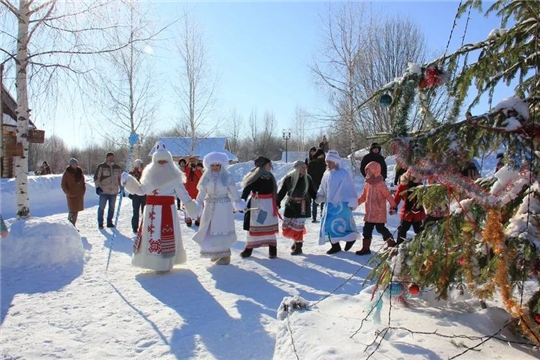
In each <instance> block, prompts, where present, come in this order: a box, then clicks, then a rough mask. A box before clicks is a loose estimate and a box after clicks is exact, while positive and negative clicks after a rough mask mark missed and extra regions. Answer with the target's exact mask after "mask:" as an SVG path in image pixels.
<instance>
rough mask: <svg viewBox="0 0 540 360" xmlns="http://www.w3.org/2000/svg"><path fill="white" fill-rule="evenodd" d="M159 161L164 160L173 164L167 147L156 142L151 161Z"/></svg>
mask: <svg viewBox="0 0 540 360" xmlns="http://www.w3.org/2000/svg"><path fill="white" fill-rule="evenodd" d="M159 160H166V161H168V162H170V163H171V164H172V163H173V158H172V155H171V153H170V152H169V150H167V147H166V146H165V144H164V143H163V142H161V141H158V142H156V145H154V154H152V161H153V162H158V161H159Z"/></svg>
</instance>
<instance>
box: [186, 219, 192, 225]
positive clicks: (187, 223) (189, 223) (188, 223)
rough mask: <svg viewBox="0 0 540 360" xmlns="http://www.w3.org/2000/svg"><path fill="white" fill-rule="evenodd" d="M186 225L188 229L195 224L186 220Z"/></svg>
mask: <svg viewBox="0 0 540 360" xmlns="http://www.w3.org/2000/svg"><path fill="white" fill-rule="evenodd" d="M186 225H187V227H191V225H193V223H192V222H191V219H189V220H187V219H186Z"/></svg>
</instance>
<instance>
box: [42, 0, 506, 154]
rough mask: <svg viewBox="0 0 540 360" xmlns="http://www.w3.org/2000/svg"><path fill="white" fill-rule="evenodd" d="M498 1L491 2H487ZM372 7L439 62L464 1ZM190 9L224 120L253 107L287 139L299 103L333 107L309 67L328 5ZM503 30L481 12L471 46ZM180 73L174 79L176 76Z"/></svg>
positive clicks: (175, 9) (460, 26)
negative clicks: (414, 28)
mask: <svg viewBox="0 0 540 360" xmlns="http://www.w3.org/2000/svg"><path fill="white" fill-rule="evenodd" d="M491 3H492V2H486V5H487V4H491ZM372 4H373V6H374V11H375V12H376V13H379V14H380V16H382V17H385V16H389V17H393V16H398V15H399V16H401V17H404V18H410V19H411V20H412V21H414V22H415V23H416V24H418V26H419V27H420V29H421V30H422V31H423V32H424V34H425V36H426V39H427V44H428V51H430V53H433V54H434V55H435V56H434V57H438V56H440V55H442V54H443V52H444V48H445V47H446V43H447V41H448V39H449V35H450V31H451V29H452V24H453V22H454V17H455V14H456V10H457V7H458V4H459V2H458V1H413V2H411V1H374V2H372ZM154 6H156V8H157V9H158V10H159V12H160V14H163V15H164V16H168V17H169V18H171V19H172V18H174V17H175V16H179V15H180V14H181V13H182V10H183V8H184V6H186V3H185V2H178V1H161V2H158V3H156V4H154ZM187 6H188V7H189V8H191V9H192V11H193V16H194V17H195V18H196V19H197V21H198V22H199V24H200V27H201V29H202V30H203V31H204V32H205V37H206V46H207V49H208V51H209V54H210V60H211V64H212V66H213V68H214V70H217V71H218V73H220V74H221V81H220V86H219V92H218V93H217V97H218V99H219V105H220V106H219V108H220V112H221V115H224V114H227V113H228V112H229V111H231V110H232V109H236V111H237V113H238V114H240V115H241V116H242V117H243V119H244V121H245V122H246V124H247V119H248V117H249V114H250V112H251V111H252V110H256V111H257V113H258V115H259V117H260V118H262V116H263V114H264V112H266V111H272V112H273V113H274V114H275V116H276V120H277V127H276V130H277V131H278V134H276V135H280V134H281V130H282V129H283V128H285V127H291V126H292V123H293V119H294V112H295V108H296V106H297V105H298V106H300V107H302V108H304V109H306V110H308V111H310V112H317V111H318V109H323V108H325V106H326V100H325V97H324V96H323V94H322V93H321V92H320V91H319V90H317V89H316V87H315V85H314V82H313V76H312V74H311V73H310V70H309V67H308V64H310V63H312V59H313V56H314V55H315V54H316V52H317V50H318V48H319V47H320V46H321V41H322V40H321V37H322V31H323V29H322V25H321V22H320V16H321V15H324V14H325V13H326V9H327V3H325V2H322V1H316V2H305V1H304V2H281V1H274V2H260V1H250V2H240V1H238V2H204V1H203V2H188V4H187ZM464 27H465V17H463V18H462V19H460V20H459V21H458V23H457V26H456V28H455V29H454V34H453V38H452V42H451V44H450V47H449V52H452V51H454V50H455V49H457V48H458V47H459V45H460V43H461V37H462V36H463V31H464ZM495 28H499V19H497V18H495V17H491V18H490V19H486V18H484V17H483V15H482V14H481V13H478V12H477V11H473V12H472V13H471V20H470V23H469V27H468V30H467V33H466V37H465V43H470V42H477V41H481V40H484V39H485V38H486V37H487V35H488V34H489V32H490V31H491V30H492V29H495ZM168 54H170V55H171V58H170V59H168V60H167V61H166V62H167V63H172V62H174V61H176V59H175V58H174V57H175V55H174V54H173V53H168V52H165V51H163V50H160V49H156V51H155V55H156V56H159V57H165V56H168ZM470 61H472V59H471V60H470ZM167 68H169V67H168V66H165V69H167ZM174 76H175V74H170V75H169V78H172V77H174ZM509 95H511V91H509V90H508V91H502V92H500V96H509ZM497 96H498V94H496V97H495V99H497ZM164 100H165V99H164ZM494 101H497V100H494ZM481 107H483V109H480V107H478V108H477V111H475V112H483V111H485V110H487V109H486V106H485V104H484V105H483V106H481ZM164 112H165V114H162V115H163V116H164V117H165V118H167V119H169V120H168V121H161V122H160V123H159V125H157V124H156V125H157V126H155V127H154V129H165V128H168V127H170V124H171V123H172V122H174V119H173V116H174V115H173V114H174V112H177V110H175V109H174V108H172V107H169V108H167V109H164ZM54 123H56V126H54V129H53V128H48V129H47V128H45V129H46V130H48V134H52V133H53V132H54V133H56V134H57V135H59V136H61V137H63V138H65V136H64V135H63V134H62V132H63V131H67V129H65V128H64V127H60V126H58V121H56V122H54ZM38 126H40V124H39V121H38ZM73 126H74V127H76V126H77V124H73ZM246 128H247V126H246ZM246 130H247V129H246ZM321 132H323V133H324V132H325V131H324V129H320V128H317V129H316V130H315V133H316V134H319V133H321ZM75 133H78V134H73V132H72V133H71V135H70V136H69V137H67V138H66V140H67V141H66V142H67V143H68V145H70V146H73V145H76V142H79V145H80V146H84V143H81V142H80V141H81V139H82V138H83V137H84V133H85V130H84V126H80V125H79V126H78V127H77V129H76V130H75ZM246 133H247V132H246ZM73 135H75V136H73ZM126 138H127V135H126ZM77 139H78V140H77ZM96 140H97V139H96ZM86 141H89V140H88V139H86Z"/></svg>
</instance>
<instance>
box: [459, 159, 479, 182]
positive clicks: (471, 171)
mask: <svg viewBox="0 0 540 360" xmlns="http://www.w3.org/2000/svg"><path fill="white" fill-rule="evenodd" d="M460 173H461V175H463V176H464V177H467V178H469V179H471V180H473V181H474V180H476V179H478V178H479V177H480V172H479V171H478V167H476V164H475V163H474V161H472V160H471V161H469V162H468V163H467V164H466V165H465V166H463V167H462V168H461V170H460Z"/></svg>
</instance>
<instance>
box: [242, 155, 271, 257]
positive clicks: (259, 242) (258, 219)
mask: <svg viewBox="0 0 540 360" xmlns="http://www.w3.org/2000/svg"><path fill="white" fill-rule="evenodd" d="M271 169H272V162H271V161H270V159H268V158H266V157H264V156H259V157H257V159H255V168H254V169H252V170H251V171H250V172H249V173H248V174H247V175H246V176H245V177H244V179H243V180H242V185H243V186H244V190H243V191H242V196H241V198H242V199H243V200H244V201H245V200H247V198H248V197H249V201H248V203H247V210H246V213H245V215H244V230H246V231H248V235H247V238H246V247H245V249H244V251H242V252H241V253H240V256H241V257H243V258H247V257H250V256H251V253H252V252H253V249H255V248H258V247H264V246H268V257H269V258H270V259H273V258H275V257H276V256H277V239H276V234H277V233H278V232H279V226H278V216H279V214H278V211H277V202H276V199H277V183H276V178H275V177H274V175H273V174H272V173H271V172H270V170H271Z"/></svg>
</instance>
